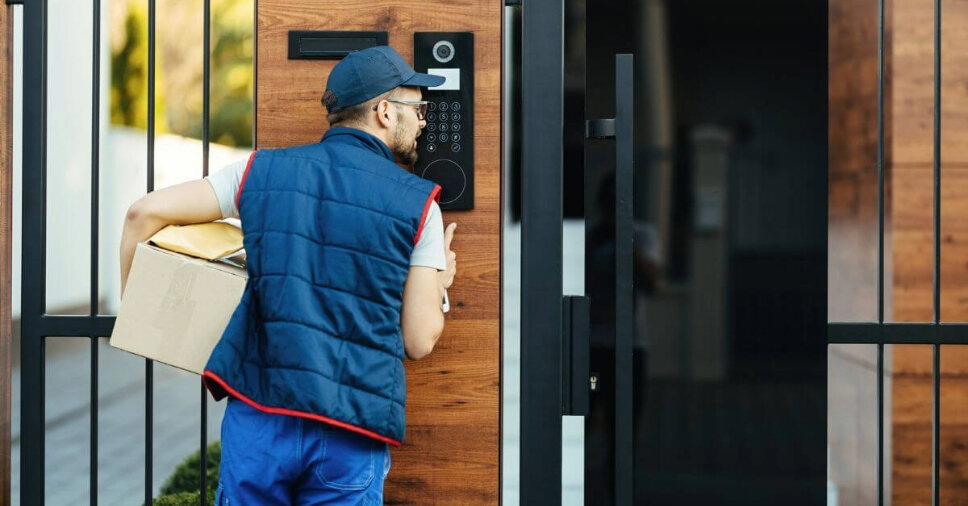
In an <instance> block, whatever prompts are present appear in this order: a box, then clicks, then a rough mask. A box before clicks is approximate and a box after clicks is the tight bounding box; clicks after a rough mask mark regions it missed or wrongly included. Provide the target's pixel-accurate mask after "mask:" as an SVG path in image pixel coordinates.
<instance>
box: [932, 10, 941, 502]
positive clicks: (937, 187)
mask: <svg viewBox="0 0 968 506" xmlns="http://www.w3.org/2000/svg"><path fill="white" fill-rule="evenodd" d="M933 141H934V283H933V285H934V286H933V287H932V288H933V290H934V304H933V305H934V323H935V325H937V324H940V323H941V0H934V139H933ZM933 346H934V348H933V350H932V351H933V355H934V357H933V358H934V360H933V363H932V367H931V380H932V383H933V385H932V391H931V398H932V404H933V407H934V413H933V415H932V417H931V504H932V505H933V506H938V504H939V502H938V499H939V496H940V491H939V487H938V484H939V481H938V474H939V471H940V469H939V468H938V462H939V461H940V458H941V455H940V445H939V438H940V435H941V434H940V425H941V420H940V418H941V396H940V390H941V387H940V383H941V347H940V345H938V344H935V345H933Z"/></svg>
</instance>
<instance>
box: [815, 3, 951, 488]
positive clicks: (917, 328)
mask: <svg viewBox="0 0 968 506" xmlns="http://www.w3.org/2000/svg"><path fill="white" fill-rule="evenodd" d="M877 26H878V37H877V217H878V218H877V233H878V249H877V322H876V323H837V322H831V323H829V324H828V325H827V343H828V344H876V345H877V504H878V506H881V505H883V504H884V345H885V344H930V345H931V346H932V350H933V364H932V373H931V376H932V385H933V387H932V406H933V414H932V420H931V447H932V451H931V504H932V505H933V506H937V505H938V504H939V481H938V476H939V467H938V462H939V460H940V451H939V444H938V443H939V434H940V430H939V428H940V417H941V411H940V408H941V399H940V390H941V388H940V387H941V345H945V344H968V324H965V323H942V322H941V0H935V1H934V125H933V126H934V132H933V148H934V166H933V176H934V216H933V219H934V272H933V286H932V290H933V318H932V322H930V323H889V322H885V321H884V79H885V76H884V50H885V45H884V33H885V0H879V2H878V23H877Z"/></svg>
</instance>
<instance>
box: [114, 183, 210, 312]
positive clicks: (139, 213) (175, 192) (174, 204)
mask: <svg viewBox="0 0 968 506" xmlns="http://www.w3.org/2000/svg"><path fill="white" fill-rule="evenodd" d="M221 217H222V211H221V208H220V207H219V205H218V198H217V197H216V196H215V190H213V189H212V185H211V184H210V183H209V182H208V181H206V180H204V179H198V180H195V181H188V182H185V183H181V184H177V185H175V186H170V187H168V188H163V189H160V190H156V191H153V192H151V193H149V194H147V195H145V196H144V197H141V198H140V199H138V200H137V201H135V203H134V204H131V207H129V208H128V213H127V215H126V216H125V218H124V231H123V232H122V233H121V293H122V294H123V293H124V286H125V284H126V283H127V282H128V271H130V270H131V262H132V261H133V260H134V251H135V247H136V246H137V244H138V243H139V242H143V241H146V240H147V239H148V238H149V237H151V236H152V235H154V234H155V232H157V231H159V230H161V229H163V228H165V227H166V226H168V225H172V224H174V225H188V224H191V223H207V222H210V221H215V220H218V219H220V218H221Z"/></svg>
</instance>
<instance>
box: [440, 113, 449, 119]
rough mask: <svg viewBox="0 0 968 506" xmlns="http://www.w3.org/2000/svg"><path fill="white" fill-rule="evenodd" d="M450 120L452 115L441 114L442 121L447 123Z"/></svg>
mask: <svg viewBox="0 0 968 506" xmlns="http://www.w3.org/2000/svg"><path fill="white" fill-rule="evenodd" d="M448 119H450V115H448V114H447V113H446V112H442V113H440V121H447V120H448Z"/></svg>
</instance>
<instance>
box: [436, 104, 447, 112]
mask: <svg viewBox="0 0 968 506" xmlns="http://www.w3.org/2000/svg"><path fill="white" fill-rule="evenodd" d="M448 107H450V106H449V105H447V102H441V103H440V104H438V105H437V108H438V109H440V110H441V112H443V111H446V110H447V108H448Z"/></svg>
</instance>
